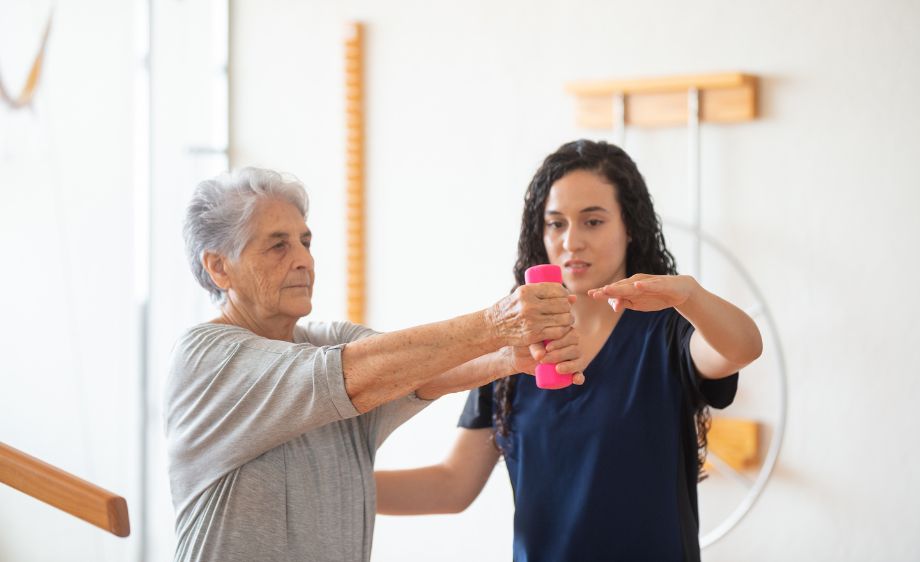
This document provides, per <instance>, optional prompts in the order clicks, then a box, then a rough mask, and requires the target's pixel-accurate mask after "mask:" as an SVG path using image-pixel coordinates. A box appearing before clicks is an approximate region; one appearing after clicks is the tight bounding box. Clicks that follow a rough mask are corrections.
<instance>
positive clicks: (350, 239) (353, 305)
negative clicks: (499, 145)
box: [345, 22, 366, 324]
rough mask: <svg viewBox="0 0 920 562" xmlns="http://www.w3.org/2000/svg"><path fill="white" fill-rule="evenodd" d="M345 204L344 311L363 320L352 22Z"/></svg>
mask: <svg viewBox="0 0 920 562" xmlns="http://www.w3.org/2000/svg"><path fill="white" fill-rule="evenodd" d="M345 126H346V133H345V170H346V179H345V206H346V222H345V224H346V225H347V227H346V228H347V232H346V237H345V245H346V260H347V262H346V263H347V266H346V267H347V271H346V299H347V303H346V312H347V314H348V319H349V320H350V321H352V322H355V323H357V324H363V323H364V314H365V308H366V307H365V285H366V283H365V278H366V275H365V235H364V214H365V213H364V26H363V24H361V23H358V22H351V23H349V24H348V25H347V27H346V33H345Z"/></svg>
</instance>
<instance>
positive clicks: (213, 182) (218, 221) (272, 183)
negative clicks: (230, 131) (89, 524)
mask: <svg viewBox="0 0 920 562" xmlns="http://www.w3.org/2000/svg"><path fill="white" fill-rule="evenodd" d="M267 198H277V199H281V200H282V201H287V202H288V203H290V204H292V205H294V206H295V207H297V210H298V211H300V213H301V214H302V215H303V217H304V220H306V218H307V211H308V210H309V200H308V199H307V192H306V190H304V187H303V184H302V183H300V180H298V179H297V178H295V177H294V176H290V175H282V174H280V173H278V172H276V171H274V170H265V169H262V168H251V167H250V168H242V169H240V170H237V171H235V172H227V173H223V174H221V175H219V176H215V177H213V178H211V179H207V180H204V181H203V182H201V183H199V184H198V186H197V187H196V188H195V193H194V194H193V195H192V201H191V203H189V206H188V211H187V212H186V214H185V225H184V226H183V228H182V234H183V236H184V238H185V252H186V255H187V257H188V261H189V265H190V266H191V268H192V274H193V275H194V276H195V279H196V280H198V283H199V284H200V285H201V286H202V287H204V288H205V289H207V291H208V293H210V295H211V300H212V301H213V302H215V303H218V304H221V303H223V302H224V299H225V298H226V295H225V294H224V291H223V289H221V288H220V287H218V286H217V285H215V284H214V281H213V280H212V279H211V275H210V274H208V271H207V270H206V269H205V268H204V262H203V258H204V254H205V252H213V253H215V254H219V255H222V256H224V257H226V258H228V259H230V260H236V259H238V258H239V257H240V253H241V252H242V251H243V248H244V247H245V246H246V242H248V241H249V237H250V236H251V235H252V233H251V232H250V225H249V221H250V219H251V218H252V213H253V210H254V209H255V207H256V203H258V202H259V201H260V200H264V199H267Z"/></svg>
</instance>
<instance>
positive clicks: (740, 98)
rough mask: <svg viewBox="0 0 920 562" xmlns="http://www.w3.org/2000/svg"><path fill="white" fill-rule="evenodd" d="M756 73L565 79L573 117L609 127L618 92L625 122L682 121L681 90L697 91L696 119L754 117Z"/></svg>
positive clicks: (594, 126)
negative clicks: (573, 97) (573, 110)
mask: <svg viewBox="0 0 920 562" xmlns="http://www.w3.org/2000/svg"><path fill="white" fill-rule="evenodd" d="M757 86H758V83H757V77H756V76H752V75H750V74H743V73H738V72H729V73H722V74H699V75H687V76H674V77H661V78H638V79H630V80H583V81H577V82H570V83H569V84H567V85H566V91H568V92H569V93H571V94H574V95H575V98H576V109H575V111H576V116H575V119H576V123H577V125H578V126H579V127H583V128H586V129H607V130H610V129H611V128H614V127H615V126H616V124H617V122H618V120H619V117H618V115H617V110H616V107H617V99H618V98H619V97H620V96H621V97H622V102H623V104H622V106H623V110H624V116H623V117H624V118H625V119H624V120H625V124H626V125H627V126H638V127H661V126H675V125H680V126H684V125H686V124H687V117H688V115H687V93H688V92H690V91H691V90H693V89H696V90H697V91H698V92H699V96H700V100H699V109H700V121H701V122H710V123H737V122H740V121H750V120H752V119H755V118H756V117H757Z"/></svg>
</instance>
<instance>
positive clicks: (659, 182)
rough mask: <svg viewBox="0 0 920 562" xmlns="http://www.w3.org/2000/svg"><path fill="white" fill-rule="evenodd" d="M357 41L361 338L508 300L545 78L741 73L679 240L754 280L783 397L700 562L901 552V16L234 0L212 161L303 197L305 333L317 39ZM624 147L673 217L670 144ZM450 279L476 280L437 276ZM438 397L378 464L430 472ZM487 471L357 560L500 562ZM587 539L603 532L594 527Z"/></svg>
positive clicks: (543, 122) (324, 277)
mask: <svg viewBox="0 0 920 562" xmlns="http://www.w3.org/2000/svg"><path fill="white" fill-rule="evenodd" d="M349 18H359V19H362V20H364V21H365V22H367V24H368V39H367V41H368V73H369V74H368V100H369V101H368V115H369V123H368V143H369V161H368V166H367V170H368V190H369V193H368V198H369V217H368V222H369V230H368V238H369V251H370V262H369V267H370V269H369V303H370V305H369V306H370V310H369V322H368V323H369V324H370V325H371V326H373V327H375V328H377V329H382V330H388V329H393V328H398V327H403V326H408V325H412V324H417V323H420V322H425V321H429V320H435V319H439V318H444V317H447V316H450V315H454V314H458V313H461V312H465V311H469V310H473V309H476V308H479V307H482V306H485V305H487V304H489V303H490V302H491V301H493V300H494V299H496V298H498V297H499V296H501V295H502V294H503V293H504V292H505V291H506V290H507V289H508V288H509V286H510V282H511V277H510V268H511V264H512V259H513V256H514V244H515V240H516V228H517V223H518V219H519V213H520V204H521V196H522V193H523V190H524V188H525V186H526V183H527V181H528V179H529V177H530V175H531V174H532V173H533V170H534V169H535V168H536V166H537V165H538V163H539V161H540V160H541V158H542V157H543V156H545V154H547V153H548V152H550V151H552V150H553V149H554V148H555V147H556V146H558V145H559V144H561V143H562V142H564V141H566V140H569V139H572V138H575V137H577V136H593V137H597V136H598V133H595V132H589V131H578V130H576V129H575V128H574V125H573V109H572V104H571V100H570V99H569V98H568V97H567V96H566V95H565V94H564V92H563V89H562V86H563V84H564V83H565V82H566V81H568V80H573V79H583V78H604V77H632V76H647V75H667V74H684V73H693V72H709V71H723V70H743V71H746V72H750V73H754V74H757V75H759V76H761V77H762V78H763V81H762V106H761V108H762V112H763V115H762V118H761V119H759V120H758V121H755V122H752V123H748V124H743V125H733V126H724V127H714V126H713V127H708V128H707V130H706V131H705V132H704V135H703V178H704V199H705V206H704V222H705V224H704V226H705V229H706V230H707V231H709V232H711V233H712V234H714V235H715V236H717V237H718V238H719V239H720V240H721V241H722V242H724V243H725V244H727V245H728V246H729V248H730V249H731V250H732V251H733V252H734V253H736V254H738V255H740V256H741V257H742V259H743V261H744V263H745V266H746V267H747V268H748V269H749V270H750V271H751V272H752V273H753V274H754V276H755V278H756V279H757V282H758V284H759V285H760V288H761V289H762V290H763V292H764V294H765V295H766V298H767V301H768V302H769V304H770V306H771V307H772V309H773V312H774V314H775V316H776V320H777V323H778V326H779V332H780V333H779V336H780V339H781V342H782V345H783V347H784V349H785V353H786V358H787V366H788V370H789V379H790V395H789V397H790V403H789V407H790V409H789V419H788V431H787V435H786V441H785V446H784V449H783V452H782V458H781V463H780V467H779V469H778V471H777V473H776V475H775V477H774V478H773V479H772V481H771V483H770V485H769V487H768V489H767V491H766V493H765V494H764V496H763V498H762V499H761V501H760V502H759V503H758V504H757V505H756V506H755V508H754V510H753V511H752V512H751V514H750V515H749V516H748V517H747V518H746V519H745V520H744V521H743V522H742V523H741V524H740V526H739V527H738V528H737V529H736V530H735V531H733V532H732V533H731V534H730V535H729V536H728V537H727V538H726V539H725V540H723V541H722V542H720V543H718V544H717V545H715V546H714V547H712V548H710V549H708V550H707V551H706V552H705V554H704V556H705V557H706V558H707V559H711V560H739V559H742V560H777V559H783V560H789V559H795V560H811V559H824V560H830V559H849V560H866V559H885V560H908V559H916V558H918V557H920V539H918V538H917V535H916V533H915V530H916V528H917V527H918V524H920V511H918V508H917V507H916V505H917V503H918V500H920V490H918V476H917V475H918V474H920V453H918V452H917V451H916V450H915V448H913V447H911V446H910V445H911V444H912V443H913V435H914V432H915V431H916V430H917V429H920V416H918V413H917V409H916V407H915V402H916V400H917V398H918V382H917V380H918V378H917V375H918V374H920V373H918V367H920V351H918V349H920V346H918V345H917V344H918V343H920V330H918V328H917V323H916V322H915V320H914V316H915V315H916V312H917V310H918V304H920V303H918V297H917V293H916V292H915V291H913V290H912V281H911V280H912V279H915V278H916V277H917V276H918V274H920V267H918V265H917V264H916V260H914V259H913V256H914V255H916V253H917V252H916V249H915V246H916V243H917V241H918V240H920V221H918V220H916V215H917V211H918V208H920V189H918V188H920V168H918V167H917V165H916V162H915V160H916V158H917V154H918V149H920V142H918V140H917V135H916V131H917V129H918V127H920V109H918V106H917V104H916V101H915V100H916V97H917V94H916V92H917V91H918V90H920V71H918V68H920V67H918V64H917V63H918V60H920V34H918V33H917V32H916V29H917V23H918V21H920V6H918V5H917V4H916V3H914V2H909V1H887V2H880V3H867V2H856V1H845V2H836V3H823V2H822V3H819V2H794V1H792V0H784V1H780V2H749V1H744V2H716V1H707V2H694V3H686V2H679V1H658V2H606V1H605V2H600V1H593V2H592V1H586V0H581V1H567V2H561V1H555V2H554V1H541V2H524V1H522V0H519V1H513V2H487V1H484V0H479V1H475V0H474V1H464V2H412V1H406V0H390V1H388V2H370V1H358V0H355V1H351V2H339V3H328V2H318V1H302V2H287V1H281V0H274V1H264V0H263V1H253V0H250V1H246V0H238V1H237V2H234V3H233V9H232V13H231V20H232V22H233V23H232V28H233V33H232V40H231V48H232V55H231V75H232V79H231V91H232V92H233V94H232V95H233V100H234V101H233V103H232V105H231V116H232V123H233V125H232V134H231V136H232V138H233V146H232V157H233V162H234V163H235V164H236V165H243V164H250V163H257V164H262V165H268V166H273V167H277V168H280V169H284V170H288V171H292V172H295V173H297V174H298V175H299V176H300V177H301V178H302V179H303V180H305V182H306V184H307V186H308V189H309V190H310V193H311V197H312V201H313V211H312V214H311V217H310V223H311V226H312V228H313V230H314V232H315V236H316V238H315V247H316V254H317V268H318V271H319V280H318V281H319V284H318V286H317V292H316V299H317V303H316V309H315V310H316V313H315V314H316V316H317V317H318V318H338V317H342V316H343V315H344V290H343V280H344V273H343V272H344V262H343V256H342V255H341V252H342V249H343V247H344V241H343V231H344V225H343V219H344V206H343V198H342V191H343V177H344V171H343V158H342V151H343V134H342V130H343V118H342V117H341V115H342V102H341V93H342V65H341V58H342V54H341V53H342V47H341V38H342V33H341V27H342V23H343V22H344V21H345V20H347V19H349ZM627 148H628V149H629V150H630V151H631V152H632V153H633V154H634V156H635V157H636V159H637V161H638V162H639V165H640V168H641V169H642V170H643V171H644V172H645V174H646V176H647V178H648V180H649V182H650V185H651V189H652V191H653V194H654V196H655V198H656V202H657V205H658V209H659V211H660V212H661V213H662V214H663V215H665V216H671V217H676V218H686V217H687V216H688V215H687V209H686V206H685V203H686V199H685V198H684V188H683V184H682V182H683V178H684V172H685V167H684V151H685V148H684V139H683V136H682V133H681V131H679V130H674V131H659V132H654V133H644V132H642V133H639V132H637V133H632V134H630V136H629V138H628V141H627ZM458 262H462V263H475V264H476V267H477V269H478V271H479V272H480V274H479V276H478V277H476V278H469V277H467V278H458V277H455V276H452V275H451V271H452V267H453V266H454V265H455V264H456V263H458ZM461 404H462V396H457V397H449V398H446V399H444V400H442V401H440V402H439V403H438V404H436V405H434V406H432V407H431V408H429V409H428V410H427V411H426V412H424V413H423V414H421V415H420V416H418V417H416V418H415V419H414V420H412V421H411V422H409V423H408V424H406V426H404V427H403V428H401V429H400V430H399V431H398V432H397V433H396V434H395V435H394V436H393V437H392V439H391V440H390V441H389V442H388V443H387V444H386V445H385V446H384V448H383V449H382V450H381V451H380V456H379V464H378V465H379V466H382V467H396V466H414V465H418V464H421V463H426V462H433V461H436V460H438V459H440V458H441V457H442V455H443V454H444V453H445V452H446V450H447V448H448V447H449V444H450V442H451V440H452V437H453V431H454V430H453V429H452V427H453V425H454V424H455V421H456V417H457V414H458V412H459V410H460V406H461ZM511 513H512V511H511V498H510V490H509V487H508V485H507V476H506V474H505V473H504V472H503V471H502V470H497V471H496V473H495V474H494V475H493V478H492V480H491V481H490V484H489V487H488V488H487V491H486V493H485V494H484V495H483V496H481V497H480V499H479V500H478V501H477V503H476V504H474V506H473V507H472V508H471V509H470V510H469V511H468V512H466V513H464V514H462V515H459V516H452V517H428V518H405V519H400V518H387V517H381V518H379V519H378V524H377V533H376V538H375V554H374V558H375V560H380V561H385V560H410V559H418V560H422V559H424V560H431V559H438V560H469V559H485V560H504V559H507V558H508V553H509V547H510V535H511V519H510V518H511ZM598 524H603V522H598Z"/></svg>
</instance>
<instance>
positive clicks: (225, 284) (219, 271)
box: [201, 252, 230, 291]
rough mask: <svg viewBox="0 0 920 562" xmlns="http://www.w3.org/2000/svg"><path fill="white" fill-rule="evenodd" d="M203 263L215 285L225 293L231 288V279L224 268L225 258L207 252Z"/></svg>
mask: <svg viewBox="0 0 920 562" xmlns="http://www.w3.org/2000/svg"><path fill="white" fill-rule="evenodd" d="M201 261H202V263H203V264H204V268H205V269H206V270H207V271H208V274H209V275H210V276H211V280H212V281H214V284H215V285H217V286H218V287H219V288H221V289H223V290H224V291H226V290H227V289H229V288H230V277H229V276H228V275H227V270H226V268H225V267H224V263H225V261H224V256H222V255H220V254H215V253H213V252H205V253H204V255H203V256H202V258H201Z"/></svg>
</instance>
